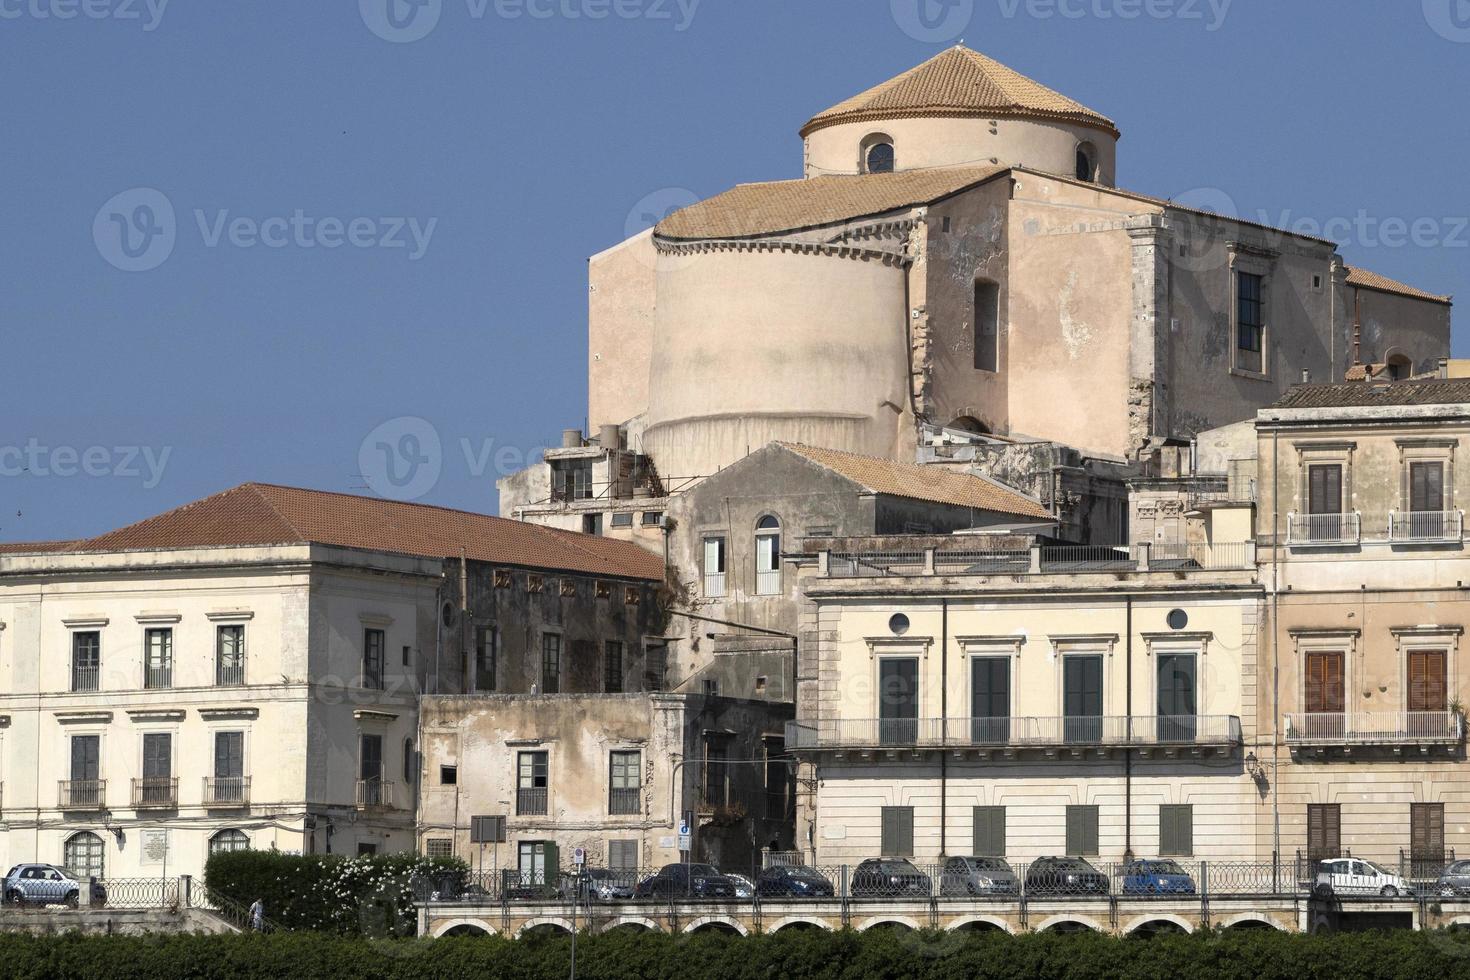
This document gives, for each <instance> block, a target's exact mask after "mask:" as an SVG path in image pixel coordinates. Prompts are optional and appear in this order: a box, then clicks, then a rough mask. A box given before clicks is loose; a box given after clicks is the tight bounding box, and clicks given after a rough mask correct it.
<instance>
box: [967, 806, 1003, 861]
mask: <svg viewBox="0 0 1470 980" xmlns="http://www.w3.org/2000/svg"><path fill="white" fill-rule="evenodd" d="M974 814H975V815H974V825H975V827H974V831H975V833H974V837H975V840H974V853H975V855H976V856H979V857H1004V856H1005V853H1006V808H1005V807H1003V806H977V807H975V810H974Z"/></svg>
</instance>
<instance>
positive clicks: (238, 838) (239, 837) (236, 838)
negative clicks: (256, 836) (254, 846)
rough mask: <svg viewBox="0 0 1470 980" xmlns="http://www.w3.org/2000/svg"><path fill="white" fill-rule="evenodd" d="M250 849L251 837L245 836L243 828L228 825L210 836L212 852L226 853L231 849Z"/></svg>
mask: <svg viewBox="0 0 1470 980" xmlns="http://www.w3.org/2000/svg"><path fill="white" fill-rule="evenodd" d="M248 850H250V838H249V837H246V836H245V832H244V831H243V830H236V829H235V828H233V827H226V828H225V829H224V830H221V831H219V832H218V833H216V834H215V835H214V836H213V837H211V838H209V853H210V854H226V853H228V852H230V851H248Z"/></svg>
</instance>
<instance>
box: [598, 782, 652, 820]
mask: <svg viewBox="0 0 1470 980" xmlns="http://www.w3.org/2000/svg"><path fill="white" fill-rule="evenodd" d="M640 795H641V794H640V792H639V790H638V789H637V788H636V787H634V788H631V789H618V788H614V789H610V790H608V797H607V812H608V813H609V814H611V815H613V816H615V817H627V816H635V815H637V814H639V813H642V812H643V806H642V802H643V801H642V800H641V799H640V798H639V797H640Z"/></svg>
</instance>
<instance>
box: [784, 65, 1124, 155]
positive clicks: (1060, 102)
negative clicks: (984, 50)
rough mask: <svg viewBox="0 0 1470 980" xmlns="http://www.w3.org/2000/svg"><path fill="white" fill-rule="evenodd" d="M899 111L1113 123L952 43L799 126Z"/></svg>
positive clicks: (810, 128)
mask: <svg viewBox="0 0 1470 980" xmlns="http://www.w3.org/2000/svg"><path fill="white" fill-rule="evenodd" d="M904 116H1012V117H1014V116H1021V117H1031V118H1040V119H1059V120H1066V121H1069V122H1077V123H1082V124H1084V125H1088V126H1095V127H1097V128H1099V129H1102V130H1105V131H1107V132H1108V133H1111V134H1112V135H1113V136H1115V137H1116V136H1117V135H1118V127H1117V126H1115V125H1114V124H1113V121H1112V120H1111V119H1109V118H1108V117H1107V116H1104V115H1102V114H1101V113H1098V112H1094V111H1093V110H1091V109H1089V108H1087V106H1085V105H1082V104H1081V103H1080V102H1074V101H1073V100H1072V99H1069V98H1067V97H1066V96H1065V95H1062V94H1061V93H1060V92H1057V91H1054V90H1052V89H1049V88H1047V87H1046V86H1045V85H1042V84H1041V83H1040V82H1037V81H1034V80H1032V79H1030V78H1027V77H1026V76H1025V75H1022V74H1021V73H1020V72H1018V71H1016V70H1015V69H1013V68H1007V67H1006V66H1005V65H1003V64H1001V63H1000V62H998V61H996V60H995V59H993V58H987V57H986V56H985V55H983V54H981V53H980V52H978V51H972V50H970V49H969V48H966V47H959V46H957V47H953V48H950V49H949V50H948V51H945V52H943V53H941V54H938V55H936V56H935V57H933V58H930V59H929V60H928V61H926V62H924V63H923V64H922V65H919V66H918V67H916V68H911V69H909V70H908V71H906V72H904V73H903V74H902V75H899V76H898V77H897V78H893V79H890V80H888V81H886V82H884V83H882V84H881V85H876V86H874V87H873V88H870V89H868V90H867V91H866V92H863V93H861V94H859V95H855V96H853V97H852V98H850V99H848V100H847V101H846V102H843V103H840V104H839V105H835V106H833V107H832V108H830V109H828V110H827V111H826V112H821V113H818V114H817V115H816V116H813V117H812V119H811V121H810V122H808V123H807V124H806V125H805V126H803V127H802V130H801V135H802V136H806V135H808V134H810V133H812V132H814V131H815V130H818V129H822V128H824V127H826V126H836V125H838V124H840V123H846V122H857V121H860V120H867V119H873V120H877V119H892V118H895V117H904Z"/></svg>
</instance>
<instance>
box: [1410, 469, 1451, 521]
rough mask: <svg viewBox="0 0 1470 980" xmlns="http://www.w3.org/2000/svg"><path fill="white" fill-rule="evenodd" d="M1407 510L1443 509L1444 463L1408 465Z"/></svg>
mask: <svg viewBox="0 0 1470 980" xmlns="http://www.w3.org/2000/svg"><path fill="white" fill-rule="evenodd" d="M1409 510H1411V511H1414V512H1415V513H1425V512H1435V511H1442V510H1444V464H1443V463H1411V464H1410V465H1409Z"/></svg>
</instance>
